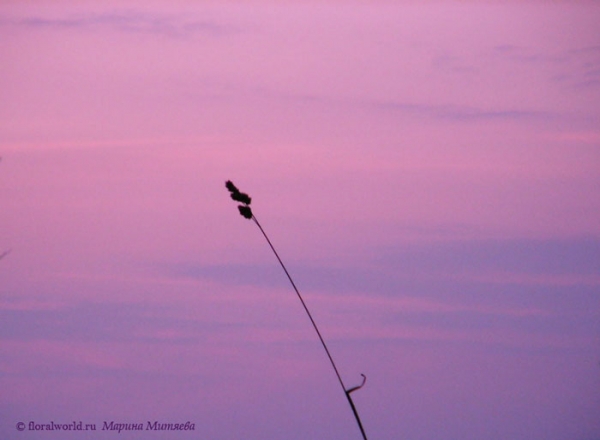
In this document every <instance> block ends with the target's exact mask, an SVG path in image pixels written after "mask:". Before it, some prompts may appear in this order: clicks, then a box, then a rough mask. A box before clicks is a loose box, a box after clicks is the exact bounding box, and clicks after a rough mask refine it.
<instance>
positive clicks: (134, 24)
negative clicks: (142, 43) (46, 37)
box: [0, 11, 237, 38]
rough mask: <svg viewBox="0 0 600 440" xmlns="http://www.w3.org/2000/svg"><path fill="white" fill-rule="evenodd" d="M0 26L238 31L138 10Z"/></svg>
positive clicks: (2, 21)
mask: <svg viewBox="0 0 600 440" xmlns="http://www.w3.org/2000/svg"><path fill="white" fill-rule="evenodd" d="M0 26H13V27H20V28H28V29H48V28H51V29H56V30H67V31H68V30H93V29H102V28H108V29H111V30H113V31H118V32H127V33H147V34H157V35H165V36H169V37H177V38H179V37H187V36H193V35H196V34H205V35H212V36H217V35H222V34H226V33H230V32H233V31H235V30H236V29H237V28H234V27H233V26H232V25H225V24H223V23H220V22H217V21H215V20H210V19H206V20H199V19H195V18H184V17H180V16H175V15H162V14H152V13H148V12H137V11H125V12H107V13H89V14H82V15H71V16H67V17H44V16H39V15H36V16H25V17H20V18H15V17H12V18H9V17H0Z"/></svg>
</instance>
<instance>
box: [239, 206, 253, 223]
mask: <svg viewBox="0 0 600 440" xmlns="http://www.w3.org/2000/svg"><path fill="white" fill-rule="evenodd" d="M238 209H239V211H240V214H241V215H242V216H243V217H245V218H247V219H248V220H250V219H251V218H252V210H251V209H250V207H249V206H248V205H239V206H238Z"/></svg>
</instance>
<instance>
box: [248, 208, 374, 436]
mask: <svg viewBox="0 0 600 440" xmlns="http://www.w3.org/2000/svg"><path fill="white" fill-rule="evenodd" d="M252 220H254V223H256V226H258V229H260V232H262V234H263V236H264V237H265V239H266V240H267V243H269V246H270V247H271V250H272V251H273V253H274V254H275V257H277V261H279V264H280V265H281V268H282V269H283V271H284V272H285V274H286V275H287V277H288V280H290V283H291V285H292V287H293V288H294V291H295V292H296V295H298V299H299V300H300V302H301V303H302V307H304V310H305V311H306V314H307V315H308V317H309V319H310V322H311V323H312V325H313V328H314V329H315V331H316V332H317V336H319V341H321V345H322V346H323V348H324V349H325V353H327V357H328V358H329V362H331V366H332V367H333V370H334V371H335V375H336V376H337V378H338V381H339V382H340V385H341V387H342V390H344V394H345V395H346V398H347V399H348V403H349V404H350V408H352V413H353V414H354V418H355V419H356V423H358V427H359V429H360V432H361V434H362V436H363V439H364V440H367V434H366V433H365V430H364V428H363V426H362V423H361V421H360V417H359V416H358V411H357V410H356V407H355V406H354V402H353V401H352V397H351V396H350V393H351V392H353V391H356V390H357V389H359V388H361V387H362V386H363V385H364V383H365V382H364V380H363V383H362V385H360V386H357V387H354V388H351V389H349V390H347V389H346V386H345V385H344V381H343V380H342V376H340V373H339V371H338V369H337V366H336V365H335V362H334V360H333V357H332V356H331V353H330V352H329V349H328V348H327V344H325V340H324V339H323V335H321V332H320V331H319V327H317V323H316V322H315V320H314V318H313V317H312V315H311V313H310V311H309V310H308V307H307V306H306V303H305V302H304V299H303V298H302V295H300V291H299V290H298V288H297V287H296V284H295V283H294V280H293V279H292V277H291V275H290V273H289V272H288V270H287V268H286V267H285V264H283V261H282V260H281V257H279V254H278V253H277V251H276V250H275V246H273V243H271V240H269V236H268V235H267V233H266V232H265V230H264V229H263V228H262V226H261V225H260V223H259V222H258V219H257V218H256V216H255V215H254V214H253V215H252ZM362 376H363V378H364V379H366V378H365V375H364V374H363V375H362Z"/></svg>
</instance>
